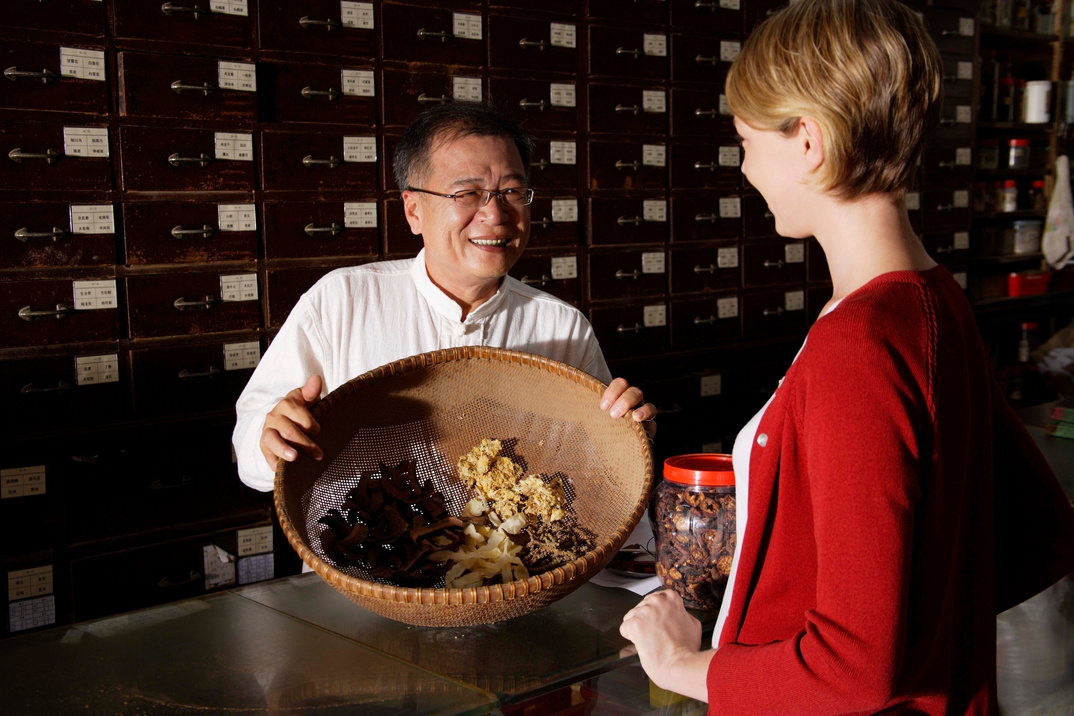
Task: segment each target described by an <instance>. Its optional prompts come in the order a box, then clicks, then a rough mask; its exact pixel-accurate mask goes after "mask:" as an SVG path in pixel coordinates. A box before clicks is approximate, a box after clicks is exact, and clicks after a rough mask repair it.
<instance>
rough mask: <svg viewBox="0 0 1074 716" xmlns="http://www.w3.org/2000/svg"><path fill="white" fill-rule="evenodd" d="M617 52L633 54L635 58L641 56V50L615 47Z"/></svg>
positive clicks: (619, 53) (618, 53)
mask: <svg viewBox="0 0 1074 716" xmlns="http://www.w3.org/2000/svg"><path fill="white" fill-rule="evenodd" d="M615 54H617V55H632V56H633V57H634V59H635V60H636V59H638V58H639V57H641V50H624V49H623V48H622V47H617V48H615Z"/></svg>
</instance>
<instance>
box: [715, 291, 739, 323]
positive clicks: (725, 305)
mask: <svg viewBox="0 0 1074 716" xmlns="http://www.w3.org/2000/svg"><path fill="white" fill-rule="evenodd" d="M737 316H738V296H731V297H730V298H719V299H716V317H717V318H736V317H737Z"/></svg>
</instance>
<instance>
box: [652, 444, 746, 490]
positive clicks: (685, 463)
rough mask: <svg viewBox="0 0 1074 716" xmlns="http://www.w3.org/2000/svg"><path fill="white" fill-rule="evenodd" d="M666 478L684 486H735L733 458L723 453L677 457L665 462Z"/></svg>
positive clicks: (702, 453)
mask: <svg viewBox="0 0 1074 716" xmlns="http://www.w3.org/2000/svg"><path fill="white" fill-rule="evenodd" d="M664 478H665V479H667V480H671V481H672V482H678V483H680V484H683V485H703V486H706V487H711V486H716V485H734V484H735V468H734V465H733V464H732V463H731V456H730V455H724V454H721V453H713V452H701V453H692V454H690V455H675V456H674V457H669V458H668V459H666V460H664Z"/></svg>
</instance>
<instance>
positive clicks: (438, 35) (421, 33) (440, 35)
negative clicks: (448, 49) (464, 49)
mask: <svg viewBox="0 0 1074 716" xmlns="http://www.w3.org/2000/svg"><path fill="white" fill-rule="evenodd" d="M427 37H431V38H433V39H434V40H435V39H439V40H440V42H447V41H448V38H449V37H451V35H450V34H448V33H446V32H434V31H432V30H426V29H425V28H424V27H423V28H421V29H420V30H418V39H419V40H424V39H425V38H427Z"/></svg>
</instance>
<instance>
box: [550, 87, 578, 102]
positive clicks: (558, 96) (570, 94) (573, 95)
mask: <svg viewBox="0 0 1074 716" xmlns="http://www.w3.org/2000/svg"><path fill="white" fill-rule="evenodd" d="M549 94H550V95H551V98H552V106H553V107H577V106H578V99H577V92H576V91H575V88H574V83H573V82H553V83H551V90H550V92H549Z"/></svg>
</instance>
